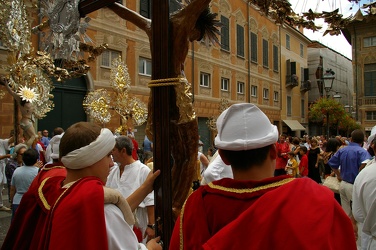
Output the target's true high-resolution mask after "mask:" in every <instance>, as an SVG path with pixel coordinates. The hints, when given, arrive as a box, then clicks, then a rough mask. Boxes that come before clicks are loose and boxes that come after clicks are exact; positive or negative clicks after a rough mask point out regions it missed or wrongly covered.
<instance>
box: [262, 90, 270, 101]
mask: <svg viewBox="0 0 376 250" xmlns="http://www.w3.org/2000/svg"><path fill="white" fill-rule="evenodd" d="M262 98H264V99H269V89H263V90H262Z"/></svg>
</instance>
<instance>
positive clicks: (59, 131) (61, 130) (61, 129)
mask: <svg viewBox="0 0 376 250" xmlns="http://www.w3.org/2000/svg"><path fill="white" fill-rule="evenodd" d="M62 133H64V129H63V128H61V127H56V128H54V135H61V134H62Z"/></svg>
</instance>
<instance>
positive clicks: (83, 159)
mask: <svg viewBox="0 0 376 250" xmlns="http://www.w3.org/2000/svg"><path fill="white" fill-rule="evenodd" d="M114 146H115V137H114V136H113V134H112V132H111V131H110V130H109V129H107V128H102V130H101V133H100V135H99V136H98V138H97V139H96V140H95V141H93V142H91V143H90V144H89V145H87V146H85V147H82V148H79V149H76V150H73V151H72V152H69V153H68V154H67V155H65V156H64V157H62V158H61V162H62V163H63V164H64V166H65V167H66V168H69V169H82V168H86V167H88V166H91V165H93V164H94V163H96V162H98V161H100V160H101V159H102V158H103V157H105V156H106V155H107V154H108V153H109V152H111V150H112V149H113V148H114Z"/></svg>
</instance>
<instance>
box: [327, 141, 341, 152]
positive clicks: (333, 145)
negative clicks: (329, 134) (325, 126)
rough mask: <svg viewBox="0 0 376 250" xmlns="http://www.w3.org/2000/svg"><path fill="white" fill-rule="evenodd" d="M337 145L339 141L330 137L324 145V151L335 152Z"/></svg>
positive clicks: (339, 144)
mask: <svg viewBox="0 0 376 250" xmlns="http://www.w3.org/2000/svg"><path fill="white" fill-rule="evenodd" d="M339 146H341V143H339V141H338V139H336V138H330V139H329V140H328V142H327V143H326V145H325V152H336V151H337V148H338V147H339Z"/></svg>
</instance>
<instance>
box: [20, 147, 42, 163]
mask: <svg viewBox="0 0 376 250" xmlns="http://www.w3.org/2000/svg"><path fill="white" fill-rule="evenodd" d="M38 157H39V154H38V151H37V150H35V149H33V148H29V149H27V150H26V151H25V152H24V153H23V155H22V161H23V162H24V163H25V165H26V166H33V165H34V164H35V163H36V162H37V161H38Z"/></svg>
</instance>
